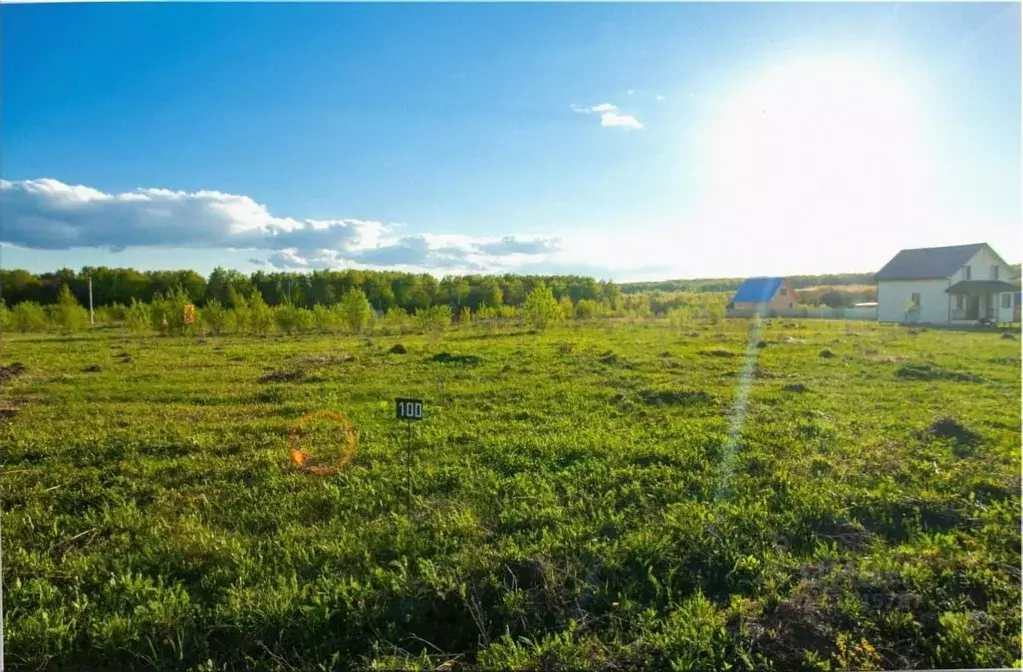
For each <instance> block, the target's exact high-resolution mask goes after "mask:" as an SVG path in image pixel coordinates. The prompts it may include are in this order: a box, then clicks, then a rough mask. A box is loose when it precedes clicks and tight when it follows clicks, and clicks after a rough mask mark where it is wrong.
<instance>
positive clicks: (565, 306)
mask: <svg viewBox="0 0 1023 672" xmlns="http://www.w3.org/2000/svg"><path fill="white" fill-rule="evenodd" d="M558 310H560V311H561V317H562V319H565V320H571V319H572V318H573V317H575V306H573V305H572V299H570V298H568V297H567V296H563V297H561V298H560V299H558Z"/></svg>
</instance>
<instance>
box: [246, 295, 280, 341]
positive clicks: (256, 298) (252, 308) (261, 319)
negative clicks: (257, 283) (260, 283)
mask: <svg viewBox="0 0 1023 672" xmlns="http://www.w3.org/2000/svg"><path fill="white" fill-rule="evenodd" d="M248 327H249V333H252V334H256V335H257V336H265V335H266V334H269V333H271V332H272V331H273V328H274V314H273V310H272V309H271V308H270V306H268V305H267V304H266V301H264V300H263V295H262V294H260V293H259V292H258V291H256V292H253V293H252V296H251V297H250V298H249V306H248Z"/></svg>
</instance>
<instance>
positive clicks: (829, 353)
mask: <svg viewBox="0 0 1023 672" xmlns="http://www.w3.org/2000/svg"><path fill="white" fill-rule="evenodd" d="M834 356H835V353H833V352H832V351H831V350H828V349H827V348H824V349H823V350H821V352H820V357H821V359H831V358H832V357H834Z"/></svg>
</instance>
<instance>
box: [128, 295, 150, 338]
mask: <svg viewBox="0 0 1023 672" xmlns="http://www.w3.org/2000/svg"><path fill="white" fill-rule="evenodd" d="M149 313H150V311H149V306H147V305H146V304H144V303H142V302H141V301H139V300H138V299H135V298H133V299H132V300H131V305H130V306H128V307H127V308H126V309H125V311H124V323H125V325H126V326H127V327H128V331H130V332H131V333H133V334H136V335H138V334H142V333H145V332H146V331H148V330H149V326H150V324H151V322H150V320H151V319H152V318H151V317H150V314H149Z"/></svg>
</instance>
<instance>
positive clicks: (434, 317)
mask: <svg viewBox="0 0 1023 672" xmlns="http://www.w3.org/2000/svg"><path fill="white" fill-rule="evenodd" d="M416 323H417V325H418V326H419V328H420V329H422V330H423V331H424V332H425V333H436V332H439V331H443V330H444V329H445V328H446V327H447V326H449V325H450V324H451V306H449V305H447V304H446V303H445V304H441V305H438V306H431V307H429V308H421V309H420V310H417V311H416Z"/></svg>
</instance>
